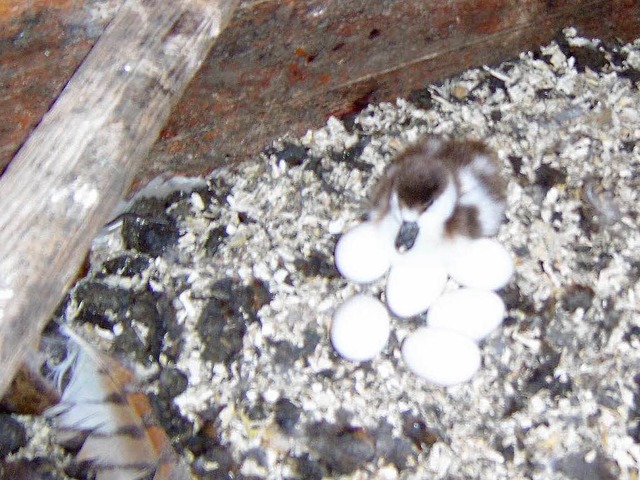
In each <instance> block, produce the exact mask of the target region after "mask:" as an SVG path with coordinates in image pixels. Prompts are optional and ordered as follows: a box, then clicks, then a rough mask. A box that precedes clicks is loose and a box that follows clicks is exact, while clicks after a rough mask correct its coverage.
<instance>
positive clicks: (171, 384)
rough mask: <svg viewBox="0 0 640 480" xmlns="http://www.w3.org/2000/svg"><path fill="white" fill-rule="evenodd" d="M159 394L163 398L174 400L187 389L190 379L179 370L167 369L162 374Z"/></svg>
mask: <svg viewBox="0 0 640 480" xmlns="http://www.w3.org/2000/svg"><path fill="white" fill-rule="evenodd" d="M159 382H160V385H159V389H158V393H159V394H160V396H161V397H163V398H168V399H173V398H175V397H177V396H178V395H180V394H181V393H182V392H184V391H185V390H186V389H187V386H188V385H189V379H188V378H187V376H186V375H185V374H184V373H182V372H181V371H180V370H178V369H177V368H172V367H165V368H164V369H163V370H162V371H161V372H160V378H159Z"/></svg>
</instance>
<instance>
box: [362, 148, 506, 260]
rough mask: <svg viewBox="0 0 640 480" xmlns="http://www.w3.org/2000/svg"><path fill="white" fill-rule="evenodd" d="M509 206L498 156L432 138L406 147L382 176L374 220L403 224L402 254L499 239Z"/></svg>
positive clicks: (399, 244)
mask: <svg viewBox="0 0 640 480" xmlns="http://www.w3.org/2000/svg"><path fill="white" fill-rule="evenodd" d="M505 207H506V182H505V181H504V180H503V178H502V177H501V176H500V168H499V166H498V163H497V161H496V158H495V155H494V153H493V152H492V151H491V150H490V149H489V148H488V147H487V146H486V145H485V144H484V143H482V142H479V141H456V140H445V139H441V138H438V137H435V136H428V137H426V138H424V139H422V140H420V141H419V142H417V143H416V144H414V145H411V146H409V147H408V148H406V149H405V150H404V151H403V152H402V153H400V155H398V157H397V158H396V159H395V160H394V161H393V163H392V164H391V165H390V166H389V167H388V169H387V170H386V172H385V174H384V175H383V177H382V179H381V181H380V183H379V185H378V188H377V190H376V192H375V195H374V198H373V205H372V211H371V218H372V219H373V220H378V221H380V220H382V219H384V218H389V216H390V217H391V218H392V219H393V220H394V223H395V224H396V225H399V228H398V232H397V234H396V237H395V246H396V249H397V250H398V251H399V252H405V251H407V250H410V249H411V248H413V246H414V245H415V244H426V245H431V244H439V243H442V242H446V241H447V240H448V239H455V238H457V237H466V238H479V237H486V236H491V235H495V234H496V233H497V231H498V228H499V227H500V224H501V223H502V219H503V216H504V210H505Z"/></svg>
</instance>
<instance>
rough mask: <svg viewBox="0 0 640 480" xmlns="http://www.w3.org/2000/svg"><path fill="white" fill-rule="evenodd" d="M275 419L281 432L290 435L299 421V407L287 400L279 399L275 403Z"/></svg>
mask: <svg viewBox="0 0 640 480" xmlns="http://www.w3.org/2000/svg"><path fill="white" fill-rule="evenodd" d="M275 419H276V423H277V424H278V426H279V427H280V428H281V429H282V431H283V432H285V433H288V434H291V433H293V431H294V430H295V428H296V425H297V424H298V420H299V419H300V407H298V406H297V405H295V404H294V403H293V402H292V401H291V400H289V399H288V398H281V399H279V400H278V401H277V402H276V408H275Z"/></svg>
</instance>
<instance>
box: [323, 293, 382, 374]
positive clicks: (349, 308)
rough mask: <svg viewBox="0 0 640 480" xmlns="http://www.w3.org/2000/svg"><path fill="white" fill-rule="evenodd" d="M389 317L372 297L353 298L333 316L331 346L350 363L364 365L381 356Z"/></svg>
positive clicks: (359, 296) (358, 296)
mask: <svg viewBox="0 0 640 480" xmlns="http://www.w3.org/2000/svg"><path fill="white" fill-rule="evenodd" d="M389 331H390V326H389V314H388V313H387V309H386V308H385V306H384V305H383V304H382V303H381V302H380V301H379V300H377V299H375V298H373V297H371V296H369V295H363V294H359V295H354V296H353V297H351V298H349V299H348V300H347V301H346V302H344V303H343V304H342V305H341V306H340V307H338V309H337V310H336V312H335V314H334V315H333V321H332V323H331V343H332V344H333V348H335V349H336V351H337V352H338V353H339V354H340V355H341V356H342V357H344V358H346V359H347V360H351V361H354V362H363V361H367V360H371V359H372V358H373V357H375V356H376V355H378V354H379V353H380V352H381V351H382V349H383V348H384V347H385V345H386V344H387V341H388V339H389Z"/></svg>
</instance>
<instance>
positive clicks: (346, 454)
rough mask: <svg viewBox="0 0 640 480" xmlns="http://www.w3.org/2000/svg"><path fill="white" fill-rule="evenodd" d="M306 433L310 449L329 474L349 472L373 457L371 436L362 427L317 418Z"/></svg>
mask: <svg viewBox="0 0 640 480" xmlns="http://www.w3.org/2000/svg"><path fill="white" fill-rule="evenodd" d="M306 434H307V437H308V438H309V444H310V447H311V449H312V450H313V451H315V452H316V453H317V454H318V456H319V458H320V459H321V462H322V463H323V464H324V465H325V467H326V468H327V470H328V471H329V472H330V473H332V474H349V473H351V472H354V471H355V470H357V469H359V468H362V467H364V466H365V465H366V464H367V463H368V462H371V461H372V460H373V459H374V458H375V457H376V447H375V439H374V437H373V436H372V435H371V434H370V433H369V432H367V431H366V430H365V429H363V428H359V427H350V426H347V427H337V426H335V425H331V424H328V423H323V422H319V423H315V424H313V425H311V426H309V427H308V428H307V431H306Z"/></svg>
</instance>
